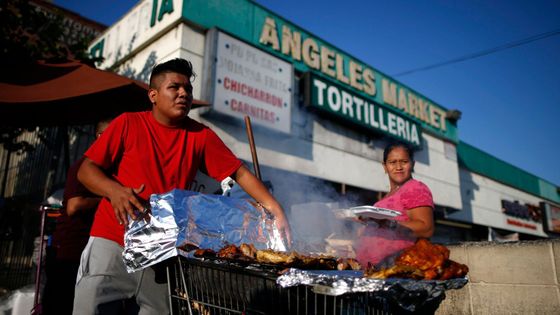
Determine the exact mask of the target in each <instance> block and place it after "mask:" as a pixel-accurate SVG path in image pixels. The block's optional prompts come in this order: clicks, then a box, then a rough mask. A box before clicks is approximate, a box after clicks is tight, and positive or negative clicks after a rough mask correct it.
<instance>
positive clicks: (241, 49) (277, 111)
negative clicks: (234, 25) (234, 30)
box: [213, 32, 294, 133]
mask: <svg viewBox="0 0 560 315" xmlns="http://www.w3.org/2000/svg"><path fill="white" fill-rule="evenodd" d="M216 45H217V47H216V58H217V59H216V60H217V64H216V76H215V77H214V82H215V88H214V97H213V98H214V109H215V110H216V111H218V112H220V113H223V114H227V115H231V116H235V117H239V118H242V119H243V117H245V116H246V115H247V116H249V117H251V122H252V123H253V124H255V125H260V126H264V127H267V128H272V129H275V130H277V131H281V132H285V133H290V118H291V117H290V111H291V108H292V91H293V73H294V72H293V67H292V64H290V63H288V62H285V61H283V60H281V59H279V58H276V57H274V56H272V55H270V54H268V53H265V52H263V51H261V50H259V49H257V48H255V47H253V46H250V45H248V44H246V43H244V42H242V41H240V40H237V39H235V38H233V37H231V36H229V35H227V34H224V33H220V32H219V33H218V39H217V44H216Z"/></svg>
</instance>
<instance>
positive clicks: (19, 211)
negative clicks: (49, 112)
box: [0, 125, 94, 291]
mask: <svg viewBox="0 0 560 315" xmlns="http://www.w3.org/2000/svg"><path fill="white" fill-rule="evenodd" d="M93 138H94V128H93V126H89V125H88V126H72V127H49V128H42V129H39V128H37V129H36V130H34V131H26V132H24V133H22V134H21V135H20V136H19V137H18V138H17V141H20V142H21V141H25V142H27V143H29V144H30V147H31V148H32V149H31V150H29V151H26V152H13V151H10V150H8V149H7V148H6V146H2V145H0V167H1V168H0V185H1V186H0V189H1V190H0V192H1V193H2V194H1V195H0V290H8V291H9V290H14V289H18V288H20V287H23V286H26V285H29V284H33V283H34V278H35V263H36V261H37V258H38V256H37V255H38V252H39V251H38V248H39V247H38V245H39V244H40V243H41V242H40V240H39V232H40V222H41V221H40V211H39V207H40V205H41V204H43V203H44V202H45V200H46V198H47V197H48V196H49V195H51V194H52V193H53V192H55V191H56V190H57V189H62V188H63V187H64V183H65V181H66V171H67V168H68V165H71V163H73V162H74V161H75V160H77V159H78V158H79V157H80V156H81V155H82V154H83V152H84V151H85V150H86V149H87V147H88V146H89V144H90V143H91V141H92V140H93ZM47 225H48V226H47V227H46V228H47V229H46V231H47V235H50V232H51V231H52V228H53V226H54V219H52V218H50V219H48V220H47Z"/></svg>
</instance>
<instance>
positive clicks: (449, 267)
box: [438, 259, 469, 280]
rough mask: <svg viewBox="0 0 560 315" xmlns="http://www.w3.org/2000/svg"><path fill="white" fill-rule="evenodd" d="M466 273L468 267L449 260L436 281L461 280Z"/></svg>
mask: <svg viewBox="0 0 560 315" xmlns="http://www.w3.org/2000/svg"><path fill="white" fill-rule="evenodd" d="M468 272H469V267H467V266H466V265H463V264H460V263H458V262H455V261H453V260H451V259H450V260H448V261H447V263H446V265H445V266H444V268H443V272H442V273H441V275H440V276H439V278H438V279H439V280H447V279H453V278H461V277H464V276H466V275H467V273H468Z"/></svg>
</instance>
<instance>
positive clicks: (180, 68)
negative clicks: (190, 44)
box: [150, 58, 196, 88]
mask: <svg viewBox="0 0 560 315" xmlns="http://www.w3.org/2000/svg"><path fill="white" fill-rule="evenodd" d="M169 72H173V73H179V74H182V75H184V76H186V77H187V78H191V79H192V78H194V77H195V76H196V74H195V73H194V71H193V67H192V63H191V62H190V61H188V60H185V59H182V58H175V59H171V60H169V61H166V62H164V63H160V64H158V65H156V66H155V67H154V69H153V70H152V74H151V76H150V88H157V87H156V83H155V79H156V78H157V77H158V76H160V75H161V74H164V73H169Z"/></svg>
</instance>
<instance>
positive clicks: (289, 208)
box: [261, 167, 374, 256]
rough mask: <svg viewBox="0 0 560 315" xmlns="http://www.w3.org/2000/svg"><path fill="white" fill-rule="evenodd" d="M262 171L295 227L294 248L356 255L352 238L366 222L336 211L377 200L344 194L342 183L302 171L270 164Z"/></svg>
mask: <svg viewBox="0 0 560 315" xmlns="http://www.w3.org/2000/svg"><path fill="white" fill-rule="evenodd" d="M261 172H262V174H263V179H264V180H265V181H269V182H270V183H271V186H272V193H273V195H274V197H275V198H276V199H277V200H278V201H279V202H280V204H281V205H282V207H283V208H284V210H285V212H286V215H287V216H288V220H289V222H290V226H291V229H292V239H293V245H292V250H296V251H298V252H301V253H313V252H315V253H325V252H329V250H330V251H331V252H332V251H334V250H335V249H336V248H338V249H340V251H341V252H340V253H338V252H336V251H335V252H332V253H333V254H337V255H338V256H353V255H354V254H355V253H354V252H353V247H352V245H353V241H354V240H355V239H356V238H357V233H358V231H359V230H360V229H362V228H363V224H362V223H359V222H356V221H352V220H350V219H340V218H337V217H336V216H335V213H334V210H336V209H341V208H347V207H352V206H358V205H363V204H373V202H374V200H369V201H361V200H359V198H358V197H357V196H355V195H353V194H346V195H342V194H341V193H340V185H339V184H335V183H331V182H328V181H324V180H321V179H317V178H313V177H309V176H305V175H302V174H296V173H291V172H286V171H281V170H278V169H273V168H270V167H262V168H261ZM364 202H366V203H364ZM327 239H328V240H327ZM334 247H336V248H334Z"/></svg>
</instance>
